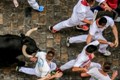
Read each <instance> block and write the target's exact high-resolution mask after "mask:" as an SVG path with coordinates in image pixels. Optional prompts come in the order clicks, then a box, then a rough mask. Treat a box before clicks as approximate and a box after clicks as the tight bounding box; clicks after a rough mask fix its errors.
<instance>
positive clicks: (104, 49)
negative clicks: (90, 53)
mask: <svg viewBox="0 0 120 80" xmlns="http://www.w3.org/2000/svg"><path fill="white" fill-rule="evenodd" d="M96 36H97V37H98V38H97V39H101V40H106V39H105V38H104V37H103V35H96ZM107 47H108V44H100V45H99V50H98V51H99V52H100V53H103V55H105V56H109V55H111V52H110V51H108V50H107Z"/></svg>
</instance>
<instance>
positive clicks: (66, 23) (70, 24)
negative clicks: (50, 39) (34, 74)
mask: <svg viewBox="0 0 120 80" xmlns="http://www.w3.org/2000/svg"><path fill="white" fill-rule="evenodd" d="M75 25H77V24H76V23H74V22H73V20H72V18H69V19H67V20H65V21H62V22H60V23H58V24H56V25H54V26H50V27H49V30H50V31H52V32H53V33H55V32H57V31H60V30H61V29H64V28H67V27H73V26H75Z"/></svg>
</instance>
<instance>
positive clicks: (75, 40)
mask: <svg viewBox="0 0 120 80" xmlns="http://www.w3.org/2000/svg"><path fill="white" fill-rule="evenodd" d="M87 36H88V35H79V36H73V37H70V38H69V43H70V44H72V43H82V42H86V39H87Z"/></svg>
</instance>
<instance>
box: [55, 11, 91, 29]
mask: <svg viewBox="0 0 120 80" xmlns="http://www.w3.org/2000/svg"><path fill="white" fill-rule="evenodd" d="M86 15H87V16H86V19H88V20H92V19H93V12H92V11H91V10H88V13H87V14H86ZM78 17H80V16H77V14H76V12H75V11H73V14H72V16H71V17H70V18H69V19H67V20H65V21H62V22H60V23H58V24H56V25H54V26H53V29H54V30H56V31H59V30H61V29H64V28H67V27H73V26H76V25H84V24H86V23H84V22H82V21H81V20H79V18H78Z"/></svg>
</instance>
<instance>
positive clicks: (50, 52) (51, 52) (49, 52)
mask: <svg viewBox="0 0 120 80" xmlns="http://www.w3.org/2000/svg"><path fill="white" fill-rule="evenodd" d="M47 54H52V55H53V56H54V55H55V52H54V51H48V52H47Z"/></svg>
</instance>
